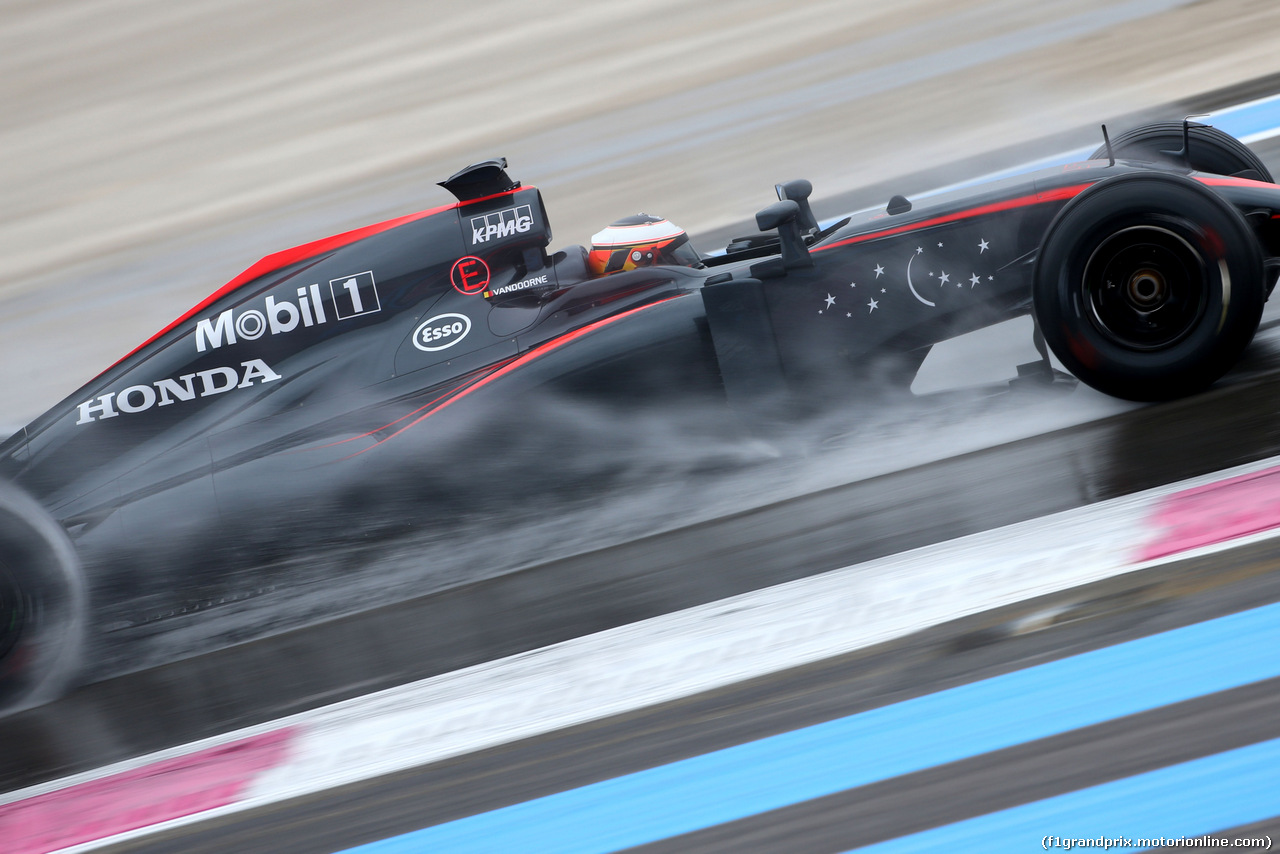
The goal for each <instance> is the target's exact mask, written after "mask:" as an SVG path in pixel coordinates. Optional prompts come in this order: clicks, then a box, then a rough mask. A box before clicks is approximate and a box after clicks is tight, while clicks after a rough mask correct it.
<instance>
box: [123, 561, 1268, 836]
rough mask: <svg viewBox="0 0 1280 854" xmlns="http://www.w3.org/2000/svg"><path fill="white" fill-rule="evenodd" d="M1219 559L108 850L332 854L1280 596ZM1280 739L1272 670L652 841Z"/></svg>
mask: <svg viewBox="0 0 1280 854" xmlns="http://www.w3.org/2000/svg"><path fill="white" fill-rule="evenodd" d="M1222 570H1223V562H1222V561H1221V560H1215V561H1204V560H1201V561H1187V562H1184V563H1181V564H1177V565H1174V566H1171V567H1165V568H1161V569H1160V570H1159V571H1156V572H1148V573H1144V574H1143V577H1142V578H1141V579H1134V578H1129V579H1111V580H1109V581H1107V582H1102V583H1099V584H1095V585H1090V586H1089V587H1088V588H1084V589H1081V590H1077V591H1072V594H1071V598H1073V599H1074V600H1075V601H1076V602H1077V603H1078V605H1077V607H1076V610H1075V611H1074V612H1069V613H1074V615H1075V616H1074V617H1072V616H1068V617H1067V618H1066V619H1063V620H1061V623H1060V624H1059V625H1055V626H1051V627H1048V628H1046V629H1044V630H1041V631H1033V632H1029V633H1018V632H1017V631H1016V630H1010V629H1009V627H1010V626H1012V625H1015V624H1016V621H1014V620H1013V619H1012V618H1013V617H1014V616H1015V613H1016V612H1025V611H1027V610H1032V611H1034V610H1035V609H1037V608H1040V609H1044V608H1050V607H1053V606H1055V605H1060V604H1061V602H1058V601H1055V600H1058V599H1060V598H1061V597H1048V598H1047V599H1046V600H1043V601H1040V602H1037V603H1030V605H1029V606H1024V605H1020V606H1018V607H1015V608H1009V609H1001V611H999V612H996V613H989V614H982V615H979V616H978V617H975V618H968V619H965V620H960V621H956V622H955V623H952V624H948V625H946V626H940V627H938V628H937V629H933V630H929V631H926V632H922V633H919V634H917V635H915V636H913V637H911V638H909V639H907V640H905V641H903V642H900V643H896V644H891V645H886V646H884V647H880V648H872V649H870V650H867V651H864V652H860V653H856V654H851V655H847V656H843V657H840V658H836V659H831V660H828V661H824V662H821V663H819V664H815V665H811V666H808V667H804V668H799V669H796V670H792V671H789V672H785V673H779V674H776V675H774V676H771V677H768V678H764V679H759V680H755V681H752V682H747V683H742V684H739V685H735V686H733V687H731V688H727V689H724V690H720V691H715V692H710V693H707V694H703V695H700V696H695V697H691V698H688V699H686V700H681V701H678V702H673V703H669V704H666V705H663V706H660V707H656V708H652V709H646V710H644V711H641V712H636V713H632V714H628V715H623V716H619V717H616V718H611V719H606V720H603V721H598V722H594V723H592V724H589V725H586V726H581V727H575V728H573V729H570V730H565V731H561V732H557V733H554V734H552V735H548V736H544V737H540V738H534V739H529V740H527V741H524V742H520V743H517V744H513V745H509V746H504V747H501V748H496V749H492V750H488V751H483V752H480V753H477V754H473V755H470V756H466V757H462V758H459V759H456V760H451V761H447V762H442V763H438V764H436V765H433V766H429V767H426V768H423V769H419V770H415V771H413V772H408V773H403V774H398V775H394V776H391V777H387V778H385V779H382V780H378V781H374V782H371V783H368V784H361V785H356V786H349V787H345V788H342V789H338V790H334V791H332V792H330V793H326V794H325V795H323V796H320V797H315V798H311V799H305V800H302V801H299V802H296V803H291V804H287V805H285V806H283V807H274V808H269V809H264V810H259V811H256V812H253V813H246V814H243V815H240V816H236V817H232V818H229V819H225V820H216V821H213V822H210V823H208V824H206V825H201V826H199V827H198V828H195V829H188V830H184V831H178V832H175V833H174V834H172V835H165V836H160V837H157V838H156V839H154V840H152V841H151V842H148V843H145V844H138V845H130V846H121V847H119V848H118V849H115V850H121V851H124V850H128V851H147V852H153V851H154V852H161V851H173V850H183V851H209V852H213V851H222V850H228V848H231V849H242V850H268V849H269V850H273V851H276V850H278V851H282V852H310V851H329V850H338V849H340V848H345V847H348V846H352V845H357V844H361V843H363V842H368V841H372V840H375V839H379V838H385V837H388V836H391V835H394V834H398V833H405V832H408V831H411V830H414V829H416V828H419V827H424V826H428V825H432V824H437V823H440V822H445V821H449V820H453V819H457V818H460V817H463V816H466V815H471V814H474V813H477V812H482V811H487V810H492V809H496V808H499V807H503V806H506V805H509V804H513V803H519V802H522V801H526V800H530V799H532V798H536V797H539V796H542V795H546V794H550V793H552V792H556V791H562V790H565V789H570V788H574V787H578V786H583V785H587V784H590V783H593V782H596V781H599V780H605V779H609V778H613V777H617V776H619V775H622V774H627V773H630V772H633V771H638V770H640V769H644V768H648V767H652V766H655V765H659V764H664V763H668V762H672V761H675V760H679V759H683V758H685V757H688V756H695V755H700V754H704V753H707V752H710V751H713V750H717V749H719V748H723V747H728V746H731V745H734V744H739V743H742V742H745V741H749V740H754V739H759V738H762V737H766V736H769V735H773V734H775V733H780V732H786V731H789V730H793V729H796V728H798V727H804V726H809V725H812V724H815V723H818V722H821V721H826V720H831V719H833V718H836V717H840V716H844V715H849V714H854V713H857V712H860V711H863V710H866V709H869V708H875V707H879V706H883V705H887V704H889V703H897V702H901V701H904V700H906V699H909V698H912V697H918V696H922V695H925V694H929V693H933V692H936V691H940V690H944V689H947V688H952V687H955V686H957V685H963V684H966V683H970V682H973V681H975V680H979V679H988V678H991V677H993V676H997V675H999V674H1003V673H1009V672H1011V671H1014V670H1017V669H1020V668H1024V667H1027V666H1030V665H1036V664H1043V663H1045V662H1049V661H1055V660H1058V659H1061V658H1063V657H1065V656H1070V655H1076V654H1079V653H1082V652H1085V651H1087V650H1093V649H1099V648H1102V647H1104V646H1109V645H1112V644H1116V643H1120V642H1123V641H1126V640H1130V639H1133V638H1138V637H1144V636H1148V635H1151V634H1154V633H1156V632H1161V631H1167V630H1169V629H1173V628H1177V627H1180V626H1184V625H1188V624H1191V623H1194V622H1198V621H1202V620H1207V619H1212V618H1214V617H1217V616H1221V615H1223V614H1229V613H1232V612H1235V611H1239V610H1240V609H1244V608H1249V607H1255V606H1257V605H1259V604H1263V603H1267V602H1273V601H1278V600H1280V572H1278V570H1280V549H1277V547H1276V545H1275V544H1274V543H1273V544H1271V545H1269V546H1266V547H1255V548H1251V549H1244V550H1242V551H1241V552H1240V553H1238V554H1236V555H1233V556H1232V560H1231V569H1230V572H1228V573H1224V572H1223V571H1222ZM1224 575H1225V576H1226V577H1225V578H1224ZM1188 592H1194V593H1195V594H1196V595H1194V596H1187V595H1186V594H1187V593H1188ZM1278 736H1280V681H1277V680H1275V679H1272V680H1268V681H1265V682H1261V683H1257V684H1254V685H1250V686H1248V687H1245V688H1239V689H1234V690H1231V691H1224V692H1221V693H1218V694H1214V695H1210V696H1206V697H1202V698H1197V699H1195V700H1190V701H1187V702H1183V703H1178V704H1175V705H1171V706H1166V707H1162V708H1160V709H1157V710H1154V711H1151V712H1145V713H1142V714H1137V715H1131V716H1128V717H1124V718H1120V719H1116V720H1113V721H1109V722H1107V723H1104V724H1099V725H1096V726H1091V727H1086V728H1083V729H1079V730H1073V731H1071V732H1069V733H1066V734H1063V735H1060V736H1054V737H1050V738H1045V739H1040V740H1036V741H1033V742H1029V743H1026V744H1023V745H1019V746H1018V747H1014V748H1009V749H1005V750H999V751H995V752H992V753H987V754H983V755H981V756H979V757H975V758H973V759H968V760H963V761H959V762H953V763H949V764H946V765H943V766H939V767H935V768H931V769H929V770H927V771H921V772H917V773H913V774H907V775H903V776H899V777H895V778H892V779H889V780H886V781H884V782H880V783H873V784H870V785H866V786H862V787H858V788H855V789H851V790H847V791H844V792H841V793H840V794H837V795H832V796H829V797H826V798H820V799H816V800H810V801H805V802H803V803H802V804H799V805H797V806H794V807H789V808H784V809H779V810H774V811H771V812H767V813H762V814H758V815H756V816H753V817H751V818H749V819H744V820H740V821H736V822H731V823H728V824H722V825H718V826H716V827H714V828H711V829H709V830H706V831H701V832H697V833H692V834H687V835H684V836H678V837H673V838H670V839H667V840H664V841H663V842H660V843H655V844H652V845H649V846H645V847H644V849H643V850H653V851H664V852H665V851H671V852H675V851H699V852H704V851H705V852H712V851H782V850H785V851H795V852H803V851H814V852H818V851H838V850H843V849H847V848H851V847H854V846H859V845H865V844H869V843H872V842H877V841H880V840H883V839H888V838H892V837H896V836H901V835H903V834H907V833H912V832H917V831H920V830H925V829H927V828H930V827H934V826H938V825H942V824H947V823H950V822H954V821H958V820H961V819H964V818H968V817H970V816H974V815H978V814H981V813H986V812H990V811H992V810H997V809H1003V808H1006V807H1010V806H1015V805H1018V804H1023V803H1028V802H1031V801H1036V800H1040V799H1043V798H1046V797H1051V796H1053V795H1055V794H1059V793H1062V792H1067V791H1072V790H1075V789H1079V788H1082V787H1085V786H1090V785H1095V784H1097V783H1102V782H1105V781H1108V780H1114V779H1117V778H1121V777H1126V776H1130V775H1133V774H1137V773H1141V772H1143V771H1147V770H1151V769H1154V768H1159V767H1162V766H1164V765H1168V764H1171V763H1175V762H1180V761H1184V760H1186V759H1191V758H1195V757H1199V756H1204V755H1208V754H1212V753H1216V752H1220V751H1223V750H1229V749H1231V748H1234V747H1239V746H1243V745H1246V744H1250V743H1253V742H1256V741H1260V740H1263V739H1270V738H1276V737H1278ZM1277 827H1280V824H1277V823H1275V822H1273V823H1271V824H1269V825H1266V826H1264V827H1261V828H1254V829H1257V830H1260V831H1261V832H1268V831H1269V832H1271V833H1273V834H1274V833H1275V831H1276V829H1277ZM1046 832H1051V831H1050V830H1048V829H1046Z"/></svg>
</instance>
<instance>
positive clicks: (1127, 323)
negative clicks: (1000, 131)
mask: <svg viewBox="0 0 1280 854" xmlns="http://www.w3.org/2000/svg"><path fill="white" fill-rule="evenodd" d="M1264 282H1265V279H1264V275H1263V267H1262V255H1261V252H1260V250H1259V248H1258V244H1257V241H1256V239H1255V238H1254V236H1253V233H1252V232H1251V231H1250V229H1249V226H1248V225H1247V224H1246V223H1245V221H1244V218H1243V217H1242V216H1241V215H1240V213H1239V212H1238V211H1237V210H1236V209H1235V208H1234V207H1232V206H1231V205H1230V204H1229V203H1228V202H1226V201H1225V200H1223V199H1222V198H1221V197H1220V196H1218V195H1217V194H1215V193H1214V192H1212V191H1211V190H1209V189H1207V188H1205V187H1203V186H1202V185H1200V184H1199V183H1198V182H1196V181H1194V180H1192V179H1190V178H1185V177H1183V176H1181V175H1173V174H1167V173H1159V172H1147V173H1130V174H1127V175H1121V176H1118V177H1115V178H1111V179H1108V180H1105V181H1102V182H1099V183H1098V184H1095V185H1094V186H1092V187H1090V188H1089V189H1088V190H1085V191H1084V192H1083V193H1081V194H1080V195H1079V196H1077V197H1076V198H1075V199H1073V200H1072V201H1071V202H1070V203H1069V204H1068V205H1067V206H1066V207H1065V208H1063V209H1062V211H1061V212H1059V214H1058V216H1057V217H1056V218H1055V219H1054V221H1053V222H1052V223H1051V224H1050V226H1049V229H1048V230H1047V231H1046V233H1045V237H1044V240H1043V242H1042V244H1041V249H1040V253H1039V256H1038V258H1037V261H1036V269H1035V273H1034V281H1033V285H1032V296H1033V310H1034V313H1035V317H1036V322H1037V324H1038V326H1039V328H1040V330H1041V332H1042V333H1043V335H1044V337H1045V341H1046V342H1047V343H1048V344H1049V346H1050V348H1052V350H1053V352H1054V355H1056V356H1057V357H1058V358H1059V359H1060V360H1061V361H1062V363H1063V365H1065V366H1066V367H1067V369H1068V370H1070V371H1071V372H1072V373H1073V374H1075V375H1076V376H1077V377H1079V378H1080V379H1081V380H1082V381H1084V382H1086V383H1088V384H1089V385H1091V386H1093V387H1094V388H1096V389H1098V390H1099V391H1102V392H1105V393H1107V394H1110V395H1114V396H1116V397H1123V398H1127V399H1129V400H1167V399H1170V398H1175V397H1181V396H1184V395H1188V394H1192V393H1194V392H1197V391H1200V390H1201V389H1203V388H1205V387H1207V386H1208V385H1209V384H1210V383H1212V382H1213V381H1214V380H1216V379H1218V378H1219V377H1220V376H1222V375H1223V374H1224V373H1226V371H1227V370H1228V369H1230V368H1231V366H1232V365H1234V364H1235V363H1236V361H1237V360H1238V359H1239V357H1240V355H1241V353H1243V352H1244V348H1245V347H1246V346H1248V344H1249V341H1250V340H1251V339H1252V338H1253V334H1254V332H1255V331H1256V330H1257V328H1258V322H1259V320H1260V319H1261V316H1262V306H1263V303H1264V301H1265V299H1266V287H1265V284H1264Z"/></svg>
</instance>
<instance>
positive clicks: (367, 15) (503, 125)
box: [0, 0, 1280, 432]
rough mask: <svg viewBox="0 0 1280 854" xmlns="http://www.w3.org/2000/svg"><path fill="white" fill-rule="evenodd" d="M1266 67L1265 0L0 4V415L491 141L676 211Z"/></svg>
mask: <svg viewBox="0 0 1280 854" xmlns="http://www.w3.org/2000/svg"><path fill="white" fill-rule="evenodd" d="M1277 70H1280V4H1276V3H1275V2H1274V0H1198V1H1197V0H1039V1H1038V2H1035V3H1027V2H1025V0H945V2H944V0H898V2H894V3H884V2H880V0H830V2H811V3H808V4H805V5H804V6H803V8H797V7H796V5H795V4H792V3H786V2H781V0H752V2H745V0H736V1H735V2H727V0H714V2H705V3H692V2H673V0H652V2H648V3H644V4H635V3H625V2H603V3H583V2H578V3H575V2H568V0H547V2H544V3H538V4H525V3H519V2H515V0H500V2H492V3H485V4H481V5H478V6H473V7H469V8H467V9H465V10H464V9H463V8H462V7H461V6H458V5H457V4H445V3H440V2H429V3H418V4H405V3H401V2H392V0H368V2H364V3H360V4H350V3H345V2H339V0H311V1H310V2H306V3H303V2H299V0H278V2H273V3H269V4H262V3H254V2H247V0H219V2H210V0H190V2H183V3H179V4H174V3H169V2H164V0H60V2H53V3H51V2H36V0H11V2H7V3H4V4H3V5H0V72H2V73H0V104H3V111H4V119H5V120H4V122H3V124H2V125H0V150H3V151H4V152H5V156H4V157H3V158H0V185H2V186H3V187H4V188H5V199H6V202H7V203H6V204H5V205H4V206H3V208H2V209H0V254H2V255H3V257H4V258H5V263H6V270H7V273H8V275H7V276H5V277H4V278H3V279H0V395H2V399H3V401H4V403H3V405H2V406H0V432H4V430H5V428H10V427H11V428H16V427H18V426H20V425H21V424H22V423H23V422H25V421H26V420H28V419H29V418H30V417H33V416H34V415H36V414H38V413H39V412H40V411H42V410H43V409H44V408H46V407H47V406H49V405H51V404H53V403H54V402H55V401H57V400H58V399H59V398H61V397H63V396H65V395H66V394H69V393H70V392H71V391H73V390H74V389H75V388H76V387H77V386H79V385H80V384H82V383H83V382H85V381H86V380H88V379H89V378H91V377H92V376H94V375H95V374H96V373H97V372H98V371H100V370H101V369H102V368H103V367H105V366H106V365H107V364H110V363H111V362H112V361H113V360H114V359H116V358H118V357H119V356H120V355H121V354H123V353H124V352H127V351H128V350H129V349H131V348H132V347H133V346H134V345H135V344H136V343H137V342H138V341H140V340H142V339H144V338H146V337H147V336H148V335H149V334H150V333H151V332H153V331H154V330H155V329H157V328H159V327H160V326H162V325H164V323H166V322H167V321H168V320H170V319H171V318H172V317H174V316H176V315H177V314H179V313H180V312H182V311H183V310H185V309H186V308H187V307H189V306H190V305H191V304H193V303H194V302H196V301H197V300H199V299H200V298H201V297H203V296H204V295H205V294H207V293H209V292H210V291H211V290H213V289H214V288H216V287H217V286H218V285H220V284H221V283H223V282H224V281H226V280H228V279H230V278H231V277H233V276H234V275H235V274H236V273H238V272H239V271H240V270H241V269H243V268H245V267H247V266H248V265H249V264H251V263H252V262H253V261H255V260H256V259H257V258H259V257H261V256H262V255H265V254H268V253H270V252H273V251H276V250H278V249H281V248H285V247H287V246H289V245H293V244H296V243H300V242H305V241H307V240H311V239H314V238H317V237H322V236H325V235H327V234H331V233H335V232H337V231H341V230H344V229H347V228H351V227H355V226H357V225H361V224H364V223H367V222H371V221H374V220H377V219H381V218H386V217H390V216H394V215H397V214H400V213H404V212H407V211H411V210H417V209H421V208H423V207H428V206H431V205H434V204H439V203H442V202H446V201H448V196H447V195H446V194H445V193H444V191H443V190H441V189H439V188H438V187H435V186H434V182H435V181H438V180H440V179H441V178H443V177H445V176H447V175H448V174H450V173H451V172H453V171H454V170H456V169H457V168H459V167H460V166H462V165H464V164H466V163H469V162H473V161H475V160H479V159H483V158H486V157H490V156H495V155H506V156H507V157H508V158H509V159H510V160H511V164H512V165H511V171H512V173H513V175H514V176H515V177H518V178H520V179H522V180H524V181H525V182H526V183H536V184H537V185H538V186H540V187H541V188H542V189H543V191H544V194H545V197H546V200H547V203H548V207H549V210H550V214H551V219H552V223H553V225H554V226H555V229H556V244H557V245H559V244H564V243H573V242H587V241H588V240H589V239H590V235H591V233H592V232H593V231H595V230H596V229H598V228H599V227H601V226H602V225H604V224H606V223H607V222H609V221H610V220H612V219H615V218H617V217H619V216H622V215H626V214H629V213H633V212H635V211H636V210H647V211H651V212H657V213H661V214H663V215H665V216H668V217H670V218H671V219H673V220H674V221H676V222H678V223H680V224H682V225H683V226H685V227H686V228H687V229H689V230H690V231H693V232H699V231H707V230H710V229H714V228H716V227H718V226H723V225H724V224H726V223H729V222H733V221H740V220H742V219H744V218H745V217H749V216H750V215H751V214H752V213H753V212H754V211H755V210H757V209H758V208H760V207H762V206H763V205H764V204H767V203H768V202H769V201H771V200H772V184H773V183H774V182H776V181H779V180H786V179H789V178H794V177H807V178H810V179H811V180H813V181H814V184H815V186H816V188H817V189H816V191H815V195H816V196H822V195H830V194H832V193H835V192H840V191H845V190H848V189H851V188H854V187H856V186H859V185H861V184H865V183H868V182H871V181H878V180H883V179H884V178H886V177H890V176H893V175H895V174H904V173H907V172H911V171H914V170H918V169H919V168H921V167H922V166H927V165H930V166H931V165H936V164H939V163H945V162H948V161H952V160H956V159H959V158H961V157H966V156H970V155H974V154H977V153H980V152H982V151H986V150H989V149H991V148H995V147H1000V146H1005V145H1010V144H1015V143H1019V142H1023V141H1027V140H1032V139H1037V138H1042V137H1044V136H1046V135H1048V134H1053V133H1055V132H1058V131H1064V130H1067V129H1072V128H1079V127H1081V126H1083V125H1087V124H1089V123H1092V122H1095V121H1099V120H1104V119H1107V118H1111V117H1114V116H1117V115H1121V114H1125V113H1129V112H1132V111H1134V110H1140V109H1143V108H1147V107H1150V106H1152V105H1156V104H1161V103H1167V102H1170V101H1173V100H1176V99H1180V98H1186V97H1189V96H1193V95H1195V94H1198V93H1201V92H1205V91H1209V90H1212V89H1216V88H1220V87H1224V86H1229V85H1232V84H1236V83H1239V82H1241V81H1243V80H1247V79H1250V78H1254V77H1259V76H1262V75H1266V74H1270V73H1274V72H1276V71H1277Z"/></svg>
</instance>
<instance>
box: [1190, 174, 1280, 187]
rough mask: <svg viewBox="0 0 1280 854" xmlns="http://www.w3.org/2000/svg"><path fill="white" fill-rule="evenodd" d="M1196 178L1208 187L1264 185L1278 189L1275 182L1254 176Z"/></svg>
mask: <svg viewBox="0 0 1280 854" xmlns="http://www.w3.org/2000/svg"><path fill="white" fill-rule="evenodd" d="M1195 179H1196V180H1197V181H1199V182H1200V183H1201V184H1204V185H1205V186H1208V187H1263V188H1265V189H1268V190H1274V189H1276V185H1275V184H1268V183H1267V182H1266V181H1255V180H1253V179H1252V178H1202V177H1200V176H1195Z"/></svg>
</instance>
